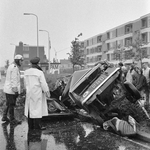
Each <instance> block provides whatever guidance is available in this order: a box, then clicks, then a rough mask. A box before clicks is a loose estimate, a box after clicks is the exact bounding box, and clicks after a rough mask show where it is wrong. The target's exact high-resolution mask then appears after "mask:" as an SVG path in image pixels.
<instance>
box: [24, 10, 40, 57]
mask: <svg viewBox="0 0 150 150" xmlns="http://www.w3.org/2000/svg"><path fill="white" fill-rule="evenodd" d="M24 15H32V16H35V17H36V20H37V57H39V35H38V30H39V29H38V16H37V15H35V14H33V13H24Z"/></svg>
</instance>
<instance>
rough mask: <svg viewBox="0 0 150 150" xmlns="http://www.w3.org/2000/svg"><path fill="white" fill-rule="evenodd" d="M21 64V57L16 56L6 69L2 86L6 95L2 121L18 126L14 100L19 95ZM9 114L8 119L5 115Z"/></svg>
mask: <svg viewBox="0 0 150 150" xmlns="http://www.w3.org/2000/svg"><path fill="white" fill-rule="evenodd" d="M22 62H23V57H22V56H21V55H16V56H15V57H14V62H13V63H12V64H11V65H10V66H9V67H8V69H7V73H6V80H5V84H4V93H5V95H6V108H5V109H4V113H3V117H2V121H10V122H11V123H15V124H19V123H21V122H20V121H18V120H16V119H15V117H14V107H15V105H16V100H17V97H18V95H19V94H20V91H21V89H20V84H21V83H20V71H19V68H20V67H21V65H22ZM8 112H9V119H8V117H7V114H8Z"/></svg>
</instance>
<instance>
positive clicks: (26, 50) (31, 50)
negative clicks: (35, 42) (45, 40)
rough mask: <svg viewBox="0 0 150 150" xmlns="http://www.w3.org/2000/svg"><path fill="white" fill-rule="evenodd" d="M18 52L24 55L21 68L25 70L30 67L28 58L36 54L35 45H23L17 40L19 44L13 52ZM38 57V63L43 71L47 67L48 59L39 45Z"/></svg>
mask: <svg viewBox="0 0 150 150" xmlns="http://www.w3.org/2000/svg"><path fill="white" fill-rule="evenodd" d="M16 54H20V55H22V56H23V57H24V61H23V65H22V67H21V70H26V69H28V68H30V66H31V64H30V59H32V58H34V57H36V56H37V46H30V45H25V44H23V42H19V45H18V46H16V48H15V53H14V55H16ZM39 57H40V65H41V67H42V69H43V71H46V70H47V69H48V60H47V58H46V55H45V50H44V46H39Z"/></svg>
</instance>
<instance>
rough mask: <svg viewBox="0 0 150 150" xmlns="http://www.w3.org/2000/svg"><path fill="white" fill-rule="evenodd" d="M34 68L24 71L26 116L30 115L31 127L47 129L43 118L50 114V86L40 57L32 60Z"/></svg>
mask: <svg viewBox="0 0 150 150" xmlns="http://www.w3.org/2000/svg"><path fill="white" fill-rule="evenodd" d="M30 62H31V65H32V68H30V69H27V70H26V71H25V73H24V80H25V87H26V101H25V116H26V117H28V125H29V129H40V130H43V129H45V128H44V127H42V126H41V118H42V117H43V116H47V115H48V109H47V100H46V97H50V93H49V88H48V85H47V83H46V80H45V76H44V73H43V71H42V69H41V68H40V67H39V66H38V64H39V62H40V58H39V57H35V58H33V59H31V60H30Z"/></svg>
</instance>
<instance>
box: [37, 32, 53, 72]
mask: <svg viewBox="0 0 150 150" xmlns="http://www.w3.org/2000/svg"><path fill="white" fill-rule="evenodd" d="M39 31H43V32H47V34H48V61H49V65H48V71H49V73H50V49H51V41H50V37H49V32H48V31H47V30H39Z"/></svg>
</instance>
